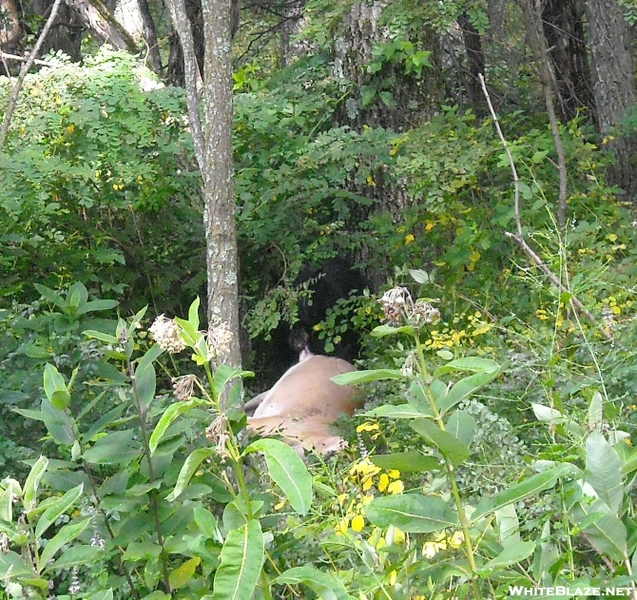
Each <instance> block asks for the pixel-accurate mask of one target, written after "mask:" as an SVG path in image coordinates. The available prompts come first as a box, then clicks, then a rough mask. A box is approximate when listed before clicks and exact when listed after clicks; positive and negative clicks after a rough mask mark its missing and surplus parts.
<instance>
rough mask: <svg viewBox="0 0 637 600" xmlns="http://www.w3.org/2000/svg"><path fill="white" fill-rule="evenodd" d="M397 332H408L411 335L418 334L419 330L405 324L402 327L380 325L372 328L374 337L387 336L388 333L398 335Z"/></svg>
mask: <svg viewBox="0 0 637 600" xmlns="http://www.w3.org/2000/svg"><path fill="white" fill-rule="evenodd" d="M397 333H408V334H409V335H416V333H417V330H416V328H415V327H411V326H410V325H403V326H402V327H392V326H391V325H379V326H378V327H374V329H373V330H372V337H378V338H380V337H385V336H387V335H396V334H397Z"/></svg>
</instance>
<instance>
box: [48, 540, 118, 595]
mask: <svg viewBox="0 0 637 600" xmlns="http://www.w3.org/2000/svg"><path fill="white" fill-rule="evenodd" d="M103 552H104V550H102V549H101V548H100V547H99V546H87V545H82V546H71V547H70V548H68V549H67V550H65V551H64V552H62V554H61V555H60V558H58V559H57V560H56V561H55V562H54V563H53V564H52V565H51V566H50V567H48V568H47V569H45V570H44V573H45V574H49V573H59V572H60V570H61V569H72V568H73V567H76V566H78V565H90V564H93V563H94V562H95V561H96V560H97V559H98V557H99V556H100V554H103ZM97 597H101V596H97ZM105 597H107V598H112V597H113V593H112V592H111V595H110V596H105ZM91 598H93V596H91Z"/></svg>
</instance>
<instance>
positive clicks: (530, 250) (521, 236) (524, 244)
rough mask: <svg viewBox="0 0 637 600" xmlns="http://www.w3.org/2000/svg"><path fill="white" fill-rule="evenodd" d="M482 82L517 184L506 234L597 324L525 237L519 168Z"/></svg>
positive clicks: (573, 303)
mask: <svg viewBox="0 0 637 600" xmlns="http://www.w3.org/2000/svg"><path fill="white" fill-rule="evenodd" d="M480 82H481V83H482V91H483V92H484V95H485V97H486V99H487V104H488V105H489V111H490V112H491V116H492V117H493V120H494V122H495V126H496V130H497V132H498V135H499V136H500V140H501V141H502V145H503V146H504V149H505V152H506V154H507V157H508V159H509V166H510V167H511V172H512V173H513V182H514V184H515V208H514V215H515V225H516V227H517V231H518V232H517V235H516V234H515V233H510V232H508V231H505V232H504V235H505V236H506V237H508V238H511V239H513V240H515V241H516V242H517V244H518V245H519V246H520V248H522V250H523V251H524V253H525V254H526V255H527V256H528V257H529V258H530V259H531V261H532V262H533V263H534V264H535V265H536V266H537V267H538V268H539V269H540V271H542V273H544V275H546V276H547V277H548V279H549V281H550V282H551V283H552V284H553V285H555V287H557V288H558V289H559V290H560V291H561V292H566V293H568V294H570V304H571V306H572V307H573V309H575V310H578V311H579V312H580V313H582V314H583V315H584V316H585V317H586V318H587V319H588V320H589V321H591V322H592V323H595V324H597V319H596V318H595V317H594V316H593V314H592V313H591V312H590V311H588V310H587V309H586V308H585V307H584V305H583V304H582V303H581V302H580V300H579V299H578V298H577V296H575V294H573V292H571V290H569V289H568V288H567V287H566V286H565V285H564V284H563V283H562V282H561V281H560V279H559V277H558V276H557V275H556V274H555V273H553V271H551V269H550V268H549V266H548V265H547V264H546V263H545V262H544V261H543V260H542V259H541V258H540V257H539V256H538V255H537V254H536V253H535V251H534V250H533V248H531V246H529V244H528V243H527V241H526V240H525V239H524V233H523V230H522V220H521V218H520V203H519V200H520V181H519V179H518V172H517V169H516V168H515V162H514V160H513V155H512V154H511V151H510V150H509V146H508V144H507V142H506V139H505V137H504V134H503V133H502V129H501V128H500V123H499V121H498V117H497V115H496V112H495V110H494V108H493V104H492V103H491V97H490V96H489V91H488V90H487V86H486V83H485V81H484V75H482V74H480ZM600 331H601V333H602V335H603V336H604V337H605V338H606V339H607V340H610V339H612V336H611V335H610V333H609V332H607V331H606V330H604V329H600Z"/></svg>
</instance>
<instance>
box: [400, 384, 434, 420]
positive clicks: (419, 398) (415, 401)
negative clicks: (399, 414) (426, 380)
mask: <svg viewBox="0 0 637 600" xmlns="http://www.w3.org/2000/svg"><path fill="white" fill-rule="evenodd" d="M432 393H433V392H432ZM405 397H406V398H407V402H409V404H410V405H411V406H412V407H413V408H414V410H417V411H418V412H419V413H421V415H426V416H428V417H433V412H432V410H431V403H430V401H429V399H428V398H427V395H426V391H425V389H424V388H423V385H422V382H421V381H420V378H417V379H414V381H412V382H411V385H410V386H409V390H408V391H407V394H406V395H405Z"/></svg>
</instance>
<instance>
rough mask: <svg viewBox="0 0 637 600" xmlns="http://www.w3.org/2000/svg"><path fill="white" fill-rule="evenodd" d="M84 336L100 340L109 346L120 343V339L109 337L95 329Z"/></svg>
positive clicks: (85, 332)
mask: <svg viewBox="0 0 637 600" xmlns="http://www.w3.org/2000/svg"><path fill="white" fill-rule="evenodd" d="M82 335H85V336H86V337H89V338H94V339H96V340H100V341H101V342H106V343H107V344H117V343H118V339H117V338H116V337H115V336H114V335H109V334H108V333H104V332H103V331H96V330H95V329H87V330H86V331H83V332H82Z"/></svg>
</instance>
